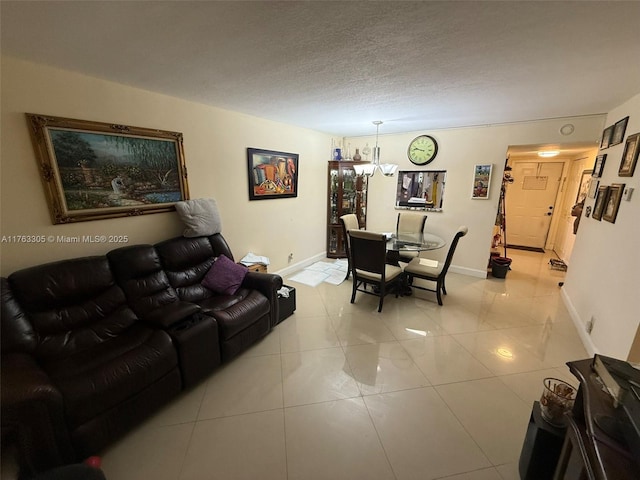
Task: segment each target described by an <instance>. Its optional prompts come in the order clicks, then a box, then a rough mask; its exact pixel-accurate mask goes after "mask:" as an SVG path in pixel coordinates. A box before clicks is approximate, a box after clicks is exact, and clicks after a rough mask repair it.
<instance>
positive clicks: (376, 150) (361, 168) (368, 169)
mask: <svg viewBox="0 0 640 480" xmlns="http://www.w3.org/2000/svg"><path fill="white" fill-rule="evenodd" d="M373 124H374V125H375V126H376V146H375V147H373V163H363V164H361V165H357V164H356V165H354V166H353V168H354V170H355V172H356V175H364V176H366V177H373V175H374V174H375V173H376V170H380V172H382V174H383V175H384V176H385V177H393V176H394V175H395V173H396V171H397V170H398V165H396V164H395V163H380V147H379V146H378V134H379V131H380V125H382V121H381V120H375V121H374V122H373Z"/></svg>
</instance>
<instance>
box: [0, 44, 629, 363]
mask: <svg viewBox="0 0 640 480" xmlns="http://www.w3.org/2000/svg"><path fill="white" fill-rule="evenodd" d="M1 75H2V76H1V81H2V83H1V86H2V97H1V108H2V114H1V117H0V118H1V121H2V124H1V127H2V128H1V135H2V138H1V140H2V148H1V155H2V157H1V163H0V175H1V183H0V185H1V188H2V190H1V197H0V199H1V202H0V214H1V221H0V234H1V235H4V236H10V235H47V236H48V235H56V236H57V235H68V236H75V235H95V234H104V235H109V234H115V235H128V236H129V244H136V243H153V242H156V241H160V240H163V239H166V238H169V237H171V236H175V235H179V234H180V233H181V230H182V227H181V225H180V222H179V221H178V219H177V216H176V214H175V213H166V214H156V215H145V216H142V217H137V218H122V219H112V220H102V221H92V222H82V223H78V224H74V225H51V221H50V218H49V212H48V209H47V206H46V202H45V197H44V194H43V189H42V185H41V183H40V180H39V176H38V175H39V174H38V169H37V165H36V161H35V158H34V154H33V148H32V146H31V143H30V140H29V136H28V131H27V124H26V120H25V117H24V114H25V112H31V113H40V114H48V115H56V116H62V117H72V118H79V119H86V120H96V121H103V122H117V123H122V124H128V125H135V126H140V127H150V128H159V129H165V130H174V131H180V132H182V133H183V134H184V143H185V155H186V162H187V167H188V171H189V187H190V191H191V196H192V198H198V197H213V198H216V200H217V201H218V204H219V207H220V211H221V215H222V219H223V233H224V235H225V237H226V238H227V240H228V241H229V244H230V245H231V247H232V249H233V251H234V254H235V255H236V256H237V257H241V256H242V255H244V254H245V253H246V252H248V251H253V252H254V253H258V254H262V255H267V256H269V257H270V258H271V261H272V266H271V269H270V270H271V271H282V270H283V269H289V268H293V267H292V266H291V265H288V263H287V256H288V254H289V253H293V254H294V264H295V263H296V262H305V261H307V262H308V261H310V259H313V258H317V257H318V256H321V255H322V253H323V252H324V250H325V248H326V245H325V243H326V241H325V232H326V227H325V221H326V170H327V164H326V162H327V160H328V158H327V157H328V156H329V145H330V137H329V136H328V135H325V134H323V133H319V132H314V131H310V130H305V129H301V128H297V127H292V126H289V125H284V124H280V123H277V122H271V121H267V120H263V119H259V118H255V117H251V116H247V115H242V114H238V113H235V112H229V111H224V110H221V109H217V108H212V107H208V106H204V105H200V104H196V103H192V102H188V101H185V100H180V99H176V98H172V97H167V96H164V95H160V94H156V93H152V92H148V91H144V90H140V89H135V88H131V87H128V86H124V85H119V84H115V83H112V82H107V81H103V80H100V79H95V78H90V77H86V76H83V75H79V74H75V73H72V72H67V71H63V70H59V69H54V68H49V67H46V66H42V65H36V64H32V63H27V62H23V61H20V60H16V59H12V58H7V57H3V58H2V71H1ZM638 112H640V95H639V96H637V97H634V98H633V99H631V100H630V101H629V102H627V103H625V104H624V105H622V106H621V107H619V108H617V109H615V110H614V111H612V112H610V114H609V115H608V117H607V120H606V124H607V125H609V124H611V123H613V122H615V121H617V120H619V119H621V118H623V117H624V116H626V115H630V119H629V126H628V130H627V132H628V133H635V132H638V131H640V117H639V116H638ZM567 122H570V123H573V124H574V125H575V126H576V129H575V132H574V134H573V135H572V136H571V137H570V138H567V137H562V136H561V135H560V134H559V127H560V126H561V125H563V124H564V123H567ZM604 124H605V122H604V117H603V116H589V117H580V118H570V119H556V120H547V121H538V122H523V123H517V124H510V125H497V126H485V127H475V128H460V129H447V130H437V131H432V132H428V133H431V134H432V135H434V136H435V137H436V138H437V140H438V142H439V145H440V151H439V154H438V157H437V159H436V160H435V161H434V162H433V163H432V164H430V165H429V168H430V169H437V170H440V169H442V170H447V185H446V193H445V199H444V211H443V212H441V213H430V214H429V219H428V224H429V225H430V228H431V229H432V230H433V231H434V232H436V233H440V234H441V235H443V236H446V237H449V236H450V235H451V234H452V233H453V231H454V230H455V229H456V228H457V227H458V226H459V225H461V224H466V225H467V226H468V227H469V229H470V233H469V235H468V236H467V237H466V238H465V239H463V241H461V243H460V246H459V251H458V254H457V256H456V258H455V260H454V264H455V265H454V269H456V270H457V271H460V272H463V273H467V274H471V275H478V276H483V275H484V272H485V271H486V268H485V267H486V262H487V257H488V251H489V245H490V240H491V233H492V228H493V224H494V220H495V214H496V208H497V201H498V194H499V185H500V179H501V176H502V168H503V166H504V160H505V155H506V152H507V149H508V147H509V146H510V145H530V144H540V143H554V142H567V141H570V142H585V141H596V140H597V139H599V137H600V135H601V131H602V127H603V126H604ZM372 131H373V127H372ZM381 131H382V132H384V126H383V127H381ZM421 133H427V132H422V131H421V132H409V133H405V134H399V135H384V134H383V135H381V137H380V146H381V148H382V159H383V161H388V162H395V163H399V164H400V168H401V169H405V170H409V169H416V167H415V166H413V165H412V164H411V163H410V162H409V161H408V160H407V158H406V148H407V145H408V143H409V141H410V140H411V139H412V138H414V137H415V136H416V135H418V134H421ZM347 141H349V142H350V143H351V148H352V151H355V148H361V147H362V146H364V144H365V142H368V143H369V145H373V143H374V141H375V139H374V137H373V136H369V137H360V138H350V139H347ZM247 147H259V148H265V149H272V150H281V151H287V152H296V153H299V154H300V169H299V174H300V176H299V186H300V194H299V196H298V198H294V199H281V200H271V201H254V202H249V200H248V194H247V168H246V148H247ZM622 149H623V145H618V146H616V147H612V148H610V149H608V150H607V151H606V153H607V154H608V160H607V165H606V168H605V175H604V177H603V179H602V180H603V182H604V183H606V184H610V183H612V182H621V183H627V184H628V185H633V186H634V187H635V188H636V190H637V189H638V178H640V175H639V173H638V171H636V174H635V176H634V177H632V178H621V177H617V166H618V163H619V160H620V157H621V155H622ZM478 163H492V164H493V165H494V173H493V179H492V184H491V194H490V199H489V200H486V201H483V200H471V198H470V197H471V183H472V171H473V165H475V164H478ZM638 168H640V167H638ZM395 185H396V179H395V178H392V179H389V178H386V177H382V176H379V175H377V176H376V177H374V178H373V179H372V182H371V185H370V196H369V218H368V228H369V229H373V230H383V231H388V230H392V229H393V228H394V225H395V219H396V215H397V211H396V210H395V209H394V208H393V204H394V198H395ZM639 201H640V192H636V193H635V195H634V197H633V199H632V201H631V202H623V204H622V206H621V208H620V213H619V214H618V220H617V221H616V224H615V225H613V224H610V223H608V222H597V221H595V220H592V219H583V221H582V222H581V225H580V230H579V232H578V236H577V239H576V246H575V249H574V254H573V257H572V259H571V268H570V269H569V272H568V275H567V281H566V283H565V287H564V288H563V294H564V296H565V300H566V302H567V304H568V306H569V308H570V310H571V312H572V315H573V316H574V320H575V321H576V323H577V324H578V325H580V326H582V325H583V324H584V323H585V322H586V321H588V320H589V319H590V318H591V316H592V315H594V316H595V317H596V324H595V328H594V331H593V333H592V335H591V337H585V342H586V343H587V344H590V348H591V349H592V350H594V351H599V352H601V353H605V354H609V355H612V356H618V357H621V358H624V357H626V356H627V354H628V353H629V350H630V348H631V343H632V341H633V339H634V337H635V335H636V331H637V329H638V316H637V301H636V300H635V295H637V292H638V291H639V290H640V289H639V286H640V285H639V281H638V272H639V271H640V256H639V255H638V250H637V247H636V245H637V241H638V240H637V239H638V238H639V237H640V230H639V229H640V223H639V222H638V219H639V218H640V216H639V215H638V213H639V208H638V202H639ZM592 203H593V201H591V204H592ZM587 205H589V203H587ZM0 246H1V256H0V258H1V261H2V265H1V273H2V275H7V274H9V273H11V272H12V271H14V270H16V269H18V268H22V267H27V266H30V265H36V264H39V263H43V262H47V261H54V260H58V259H63V258H72V257H77V256H82V255H88V254H103V253H105V252H106V251H108V250H109V249H111V248H114V247H116V246H119V245H101V244H73V245H68V244H57V243H52V244H46V245H26V244H12V243H2V244H1V245H0ZM298 266H299V264H298ZM507 281H508V280H507Z"/></svg>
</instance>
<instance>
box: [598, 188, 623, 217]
mask: <svg viewBox="0 0 640 480" xmlns="http://www.w3.org/2000/svg"><path fill="white" fill-rule="evenodd" d="M623 191H624V183H612V184H611V186H610V187H609V192H608V193H607V199H606V201H605V202H604V209H603V211H602V218H603V220H606V221H607V222H611V223H616V217H617V216H618V209H619V208H620V200H621V199H622V192H623Z"/></svg>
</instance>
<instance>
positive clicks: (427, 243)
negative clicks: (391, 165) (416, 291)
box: [387, 233, 446, 296]
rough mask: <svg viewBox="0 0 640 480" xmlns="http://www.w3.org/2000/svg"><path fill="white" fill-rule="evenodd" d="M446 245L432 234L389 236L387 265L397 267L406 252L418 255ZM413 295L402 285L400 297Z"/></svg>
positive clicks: (405, 285) (408, 288) (409, 288)
mask: <svg viewBox="0 0 640 480" xmlns="http://www.w3.org/2000/svg"><path fill="white" fill-rule="evenodd" d="M445 245H446V242H445V241H444V240H443V239H442V238H440V237H439V236H437V235H434V234H433V233H399V234H393V235H391V238H389V239H388V240H387V263H390V264H393V265H399V263H398V262H399V260H400V258H401V257H402V256H403V254H404V255H405V256H406V254H407V253H408V252H415V253H420V252H424V251H427V250H437V249H438V248H442V247H444V246H445ZM412 293H413V291H412V290H411V287H410V286H409V285H407V284H403V285H402V296H410V295H411V294H412Z"/></svg>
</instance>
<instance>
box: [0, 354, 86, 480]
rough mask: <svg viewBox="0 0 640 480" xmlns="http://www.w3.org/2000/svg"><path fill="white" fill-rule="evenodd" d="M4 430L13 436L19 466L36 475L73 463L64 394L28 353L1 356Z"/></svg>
mask: <svg viewBox="0 0 640 480" xmlns="http://www.w3.org/2000/svg"><path fill="white" fill-rule="evenodd" d="M1 372H2V377H1V378H2V394H1V403H0V405H2V407H1V409H2V430H3V434H4V433H5V432H7V431H8V432H10V433H11V434H12V435H14V439H15V441H16V442H17V448H18V463H19V464H20V467H21V469H23V470H24V471H25V472H30V473H36V472H39V471H42V470H45V469H49V468H52V467H55V466H58V465H63V464H65V463H70V462H74V461H76V460H77V459H76V458H75V452H74V449H73V446H72V444H71V438H70V435H69V432H68V429H67V425H66V422H65V417H64V401H63V398H62V393H61V392H60V391H59V390H58V388H57V387H56V386H55V385H54V384H53V383H52V382H51V379H50V378H49V376H48V375H47V373H46V372H45V371H44V370H42V368H40V366H39V365H38V364H37V362H36V360H35V359H34V358H33V357H32V356H31V355H28V354H24V353H10V354H6V355H2V366H1Z"/></svg>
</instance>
